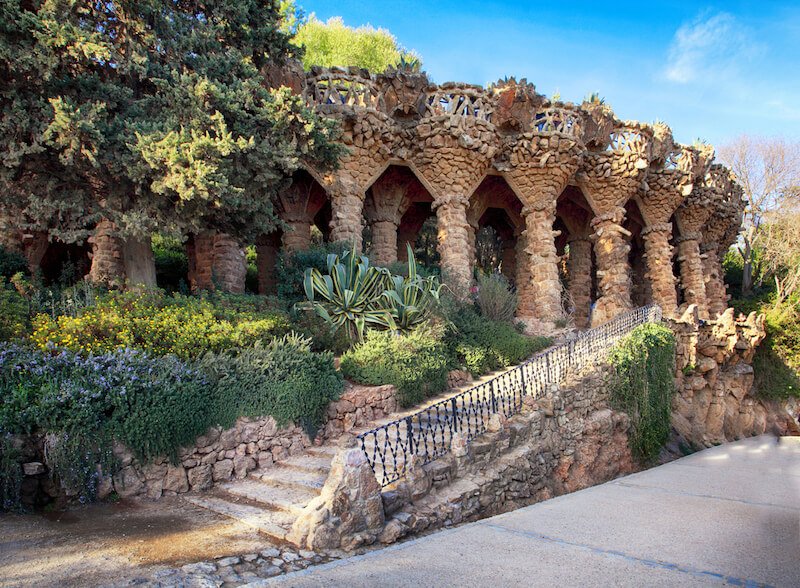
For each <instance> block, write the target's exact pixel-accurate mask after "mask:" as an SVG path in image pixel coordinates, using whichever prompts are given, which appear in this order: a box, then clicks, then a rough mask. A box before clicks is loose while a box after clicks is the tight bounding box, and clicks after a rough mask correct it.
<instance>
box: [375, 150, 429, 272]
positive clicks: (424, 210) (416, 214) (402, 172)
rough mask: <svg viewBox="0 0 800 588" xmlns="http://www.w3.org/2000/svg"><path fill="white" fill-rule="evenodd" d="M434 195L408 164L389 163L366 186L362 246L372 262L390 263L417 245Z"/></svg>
mask: <svg viewBox="0 0 800 588" xmlns="http://www.w3.org/2000/svg"><path fill="white" fill-rule="evenodd" d="M432 203H433V196H432V195H431V193H430V191H429V190H428V189H427V188H426V187H425V184H424V183H423V181H422V180H421V179H420V177H419V175H418V174H416V173H415V172H414V170H413V169H412V168H411V167H410V166H407V165H401V164H392V165H389V166H387V167H386V169H385V170H384V171H383V173H381V174H380V176H379V177H378V178H377V179H376V180H375V181H374V182H373V183H372V185H371V186H370V187H369V188H368V189H367V192H366V196H365V198H364V219H365V221H366V225H365V239H366V241H365V243H366V247H365V249H366V250H368V252H369V254H370V256H371V257H372V259H373V261H374V263H376V264H378V265H389V264H391V263H394V262H395V261H398V260H403V261H405V260H406V258H407V253H406V244H407V243H410V244H411V246H412V248H416V247H415V244H416V240H417V236H418V235H419V232H420V230H421V228H422V226H423V224H424V223H425V221H426V220H427V219H428V218H430V217H432V216H433V211H432V208H431V206H432Z"/></svg>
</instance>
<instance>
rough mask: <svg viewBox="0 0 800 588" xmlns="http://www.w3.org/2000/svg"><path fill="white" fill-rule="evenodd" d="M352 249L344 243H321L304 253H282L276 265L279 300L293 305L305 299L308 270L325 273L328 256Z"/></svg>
mask: <svg viewBox="0 0 800 588" xmlns="http://www.w3.org/2000/svg"><path fill="white" fill-rule="evenodd" d="M349 248H350V245H348V244H347V243H344V242H338V243H320V244H319V245H313V246H312V247H310V248H309V249H306V250H304V251H294V252H292V251H283V250H282V251H281V252H280V254H279V255H278V262H277V263H276V265H275V277H276V280H277V282H278V291H277V294H278V298H281V299H282V300H285V301H286V302H287V303H289V304H293V303H295V302H298V301H300V300H304V299H305V293H304V292H303V275H304V273H305V271H306V269H308V268H315V269H317V270H318V271H321V272H323V271H325V269H326V267H327V263H328V255H331V254H334V255H341V254H342V253H344V252H345V251H347V250H348V249H349Z"/></svg>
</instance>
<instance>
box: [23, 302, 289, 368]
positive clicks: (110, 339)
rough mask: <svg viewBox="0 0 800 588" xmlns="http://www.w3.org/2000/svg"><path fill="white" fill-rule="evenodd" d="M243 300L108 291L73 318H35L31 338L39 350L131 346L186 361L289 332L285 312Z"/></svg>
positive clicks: (102, 349)
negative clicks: (208, 352) (171, 355)
mask: <svg viewBox="0 0 800 588" xmlns="http://www.w3.org/2000/svg"><path fill="white" fill-rule="evenodd" d="M253 298H254V297H253ZM245 300H246V299H245V298H244V297H239V298H235V297H228V298H226V297H219V298H216V297H215V298H210V297H192V296H183V295H180V294H175V295H173V296H171V297H168V296H164V295H163V294H162V293H160V292H150V293H143V294H142V293H124V294H123V293H118V292H112V293H109V294H108V295H106V296H105V297H104V298H103V299H102V300H100V301H99V302H97V303H96V304H95V306H93V307H89V308H85V309H83V310H82V311H80V312H79V313H78V315H77V316H74V317H71V316H59V317H56V318H53V317H51V316H48V315H44V314H40V315H37V316H36V317H35V318H34V320H33V328H34V330H33V334H32V335H31V340H32V341H33V342H34V343H35V344H36V345H37V346H38V347H40V348H41V349H47V348H48V347H49V346H53V345H54V346H56V347H59V348H65V349H70V350H72V351H81V352H85V353H103V352H106V351H110V350H113V349H122V348H128V347H132V348H136V349H142V350H145V351H148V352H150V353H152V354H155V355H167V354H170V353H172V354H175V355H177V356H179V357H182V358H184V359H188V358H193V357H198V356H200V355H202V354H203V353H205V352H206V351H221V350H223V349H227V348H231V347H246V346H250V345H253V344H254V343H255V342H257V341H268V340H270V339H271V338H272V337H273V336H276V335H282V334H284V333H286V332H287V331H288V330H289V323H288V318H287V316H286V315H285V314H284V313H278V312H276V311H267V310H262V309H260V308H258V306H257V305H258V304H261V303H260V302H253V303H252V305H251V308H254V310H244V308H246V306H247V303H246V302H245Z"/></svg>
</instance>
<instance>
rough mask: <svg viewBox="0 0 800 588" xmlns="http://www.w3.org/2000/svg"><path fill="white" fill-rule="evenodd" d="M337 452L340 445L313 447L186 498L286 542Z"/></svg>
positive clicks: (321, 485)
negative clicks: (241, 478)
mask: <svg viewBox="0 0 800 588" xmlns="http://www.w3.org/2000/svg"><path fill="white" fill-rule="evenodd" d="M335 455H336V446H321V447H310V448H308V449H306V450H305V453H303V454H301V455H294V456H291V457H289V458H288V459H286V460H284V461H282V462H280V463H275V464H274V465H273V466H272V467H269V468H266V469H258V470H254V471H252V472H250V473H249V474H248V476H247V477H246V478H245V479H243V480H234V481H231V482H228V483H225V484H220V485H218V486H216V487H214V488H213V489H212V490H209V491H208V492H204V493H202V494H194V495H186V496H184V500H186V501H188V502H190V503H192V504H194V505H195V506H200V507H202V508H206V509H208V510H211V511H213V512H216V513H218V514H221V515H223V516H227V517H230V518H232V519H235V520H237V521H240V522H242V523H244V524H246V525H248V526H250V527H253V528H254V529H256V530H257V531H259V532H260V533H262V534H264V535H266V536H267V537H269V538H270V539H273V540H274V541H276V542H284V541H286V536H287V534H288V533H289V531H290V530H291V528H292V524H293V523H294V521H295V520H296V519H297V517H298V515H299V514H300V513H301V512H302V511H303V509H304V508H305V507H306V506H307V505H308V503H309V502H311V500H313V499H314V498H316V497H317V496H319V495H320V492H321V490H322V487H323V486H324V485H325V480H326V479H327V478H328V473H329V472H330V469H331V461H332V460H333V457H334V456H335Z"/></svg>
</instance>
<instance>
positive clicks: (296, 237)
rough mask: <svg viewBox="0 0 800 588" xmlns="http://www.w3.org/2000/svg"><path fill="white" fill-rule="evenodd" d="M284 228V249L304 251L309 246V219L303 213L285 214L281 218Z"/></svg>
mask: <svg viewBox="0 0 800 588" xmlns="http://www.w3.org/2000/svg"><path fill="white" fill-rule="evenodd" d="M283 222H285V223H286V230H285V231H283V237H282V240H283V242H282V244H283V248H284V249H285V250H286V251H289V252H294V251H305V250H306V249H308V248H310V247H311V219H310V218H308V216H307V215H305V214H287V215H285V216H284V218H283Z"/></svg>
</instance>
